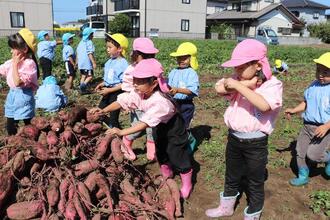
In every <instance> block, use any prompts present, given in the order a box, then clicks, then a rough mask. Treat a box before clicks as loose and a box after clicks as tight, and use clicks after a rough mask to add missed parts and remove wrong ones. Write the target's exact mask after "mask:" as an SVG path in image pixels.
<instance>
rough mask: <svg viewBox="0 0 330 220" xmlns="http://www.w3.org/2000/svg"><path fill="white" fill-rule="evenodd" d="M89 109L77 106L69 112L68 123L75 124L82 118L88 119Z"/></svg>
mask: <svg viewBox="0 0 330 220" xmlns="http://www.w3.org/2000/svg"><path fill="white" fill-rule="evenodd" d="M86 114H87V109H86V108H85V107H82V106H75V107H74V108H73V109H71V111H70V112H69V114H68V120H67V123H68V125H71V126H72V125H74V124H75V123H76V122H78V121H80V120H81V119H86Z"/></svg>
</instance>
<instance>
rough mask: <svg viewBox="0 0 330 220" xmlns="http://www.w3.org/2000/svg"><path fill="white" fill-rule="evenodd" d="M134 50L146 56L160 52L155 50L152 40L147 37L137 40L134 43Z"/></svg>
mask: <svg viewBox="0 0 330 220" xmlns="http://www.w3.org/2000/svg"><path fill="white" fill-rule="evenodd" d="M133 50H138V51H140V52H142V53H146V54H156V53H158V52H159V50H158V49H157V48H155V46H154V43H153V42H152V40H150V39H149V38H146V37H139V38H136V39H135V40H134V41H133Z"/></svg>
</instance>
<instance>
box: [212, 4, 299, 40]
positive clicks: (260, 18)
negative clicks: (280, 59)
mask: <svg viewBox="0 0 330 220" xmlns="http://www.w3.org/2000/svg"><path fill="white" fill-rule="evenodd" d="M219 23H227V24H230V25H232V27H233V28H234V31H235V36H255V35H256V32H257V30H258V28H259V27H270V28H272V29H273V30H274V31H275V32H276V33H277V34H278V35H279V36H281V35H291V36H299V35H300V34H301V32H302V30H303V28H304V23H302V22H301V21H300V20H299V19H298V18H297V17H296V16H294V14H292V13H291V12H290V11H289V10H288V9H287V8H286V7H284V6H283V5H282V4H281V3H280V0H240V1H239V0H228V5H227V10H224V11H222V12H218V13H214V14H211V15H208V16H207V26H208V27H210V26H212V25H216V24H219Z"/></svg>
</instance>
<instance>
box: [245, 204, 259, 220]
mask: <svg viewBox="0 0 330 220" xmlns="http://www.w3.org/2000/svg"><path fill="white" fill-rule="evenodd" d="M248 208H249V207H246V208H245V209H244V220H259V219H260V216H261V213H262V209H261V210H260V211H258V212H255V213H251V214H248V213H247V210H248Z"/></svg>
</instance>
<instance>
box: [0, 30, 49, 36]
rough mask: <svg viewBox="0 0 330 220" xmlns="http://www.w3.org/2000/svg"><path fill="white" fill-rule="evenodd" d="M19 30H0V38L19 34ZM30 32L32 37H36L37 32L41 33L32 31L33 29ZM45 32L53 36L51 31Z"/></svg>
mask: <svg viewBox="0 0 330 220" xmlns="http://www.w3.org/2000/svg"><path fill="white" fill-rule="evenodd" d="M19 30H21V29H20V28H17V29H0V37H8V36H10V35H12V34H15V33H17V32H19ZM30 30H31V32H32V33H33V34H34V35H37V34H38V32H39V31H41V30H33V29H30ZM45 31H48V32H49V35H50V36H53V30H45Z"/></svg>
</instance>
